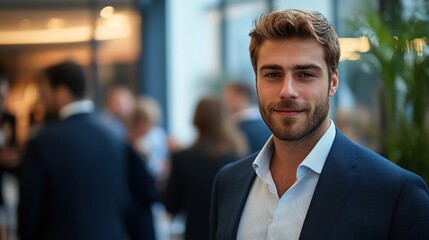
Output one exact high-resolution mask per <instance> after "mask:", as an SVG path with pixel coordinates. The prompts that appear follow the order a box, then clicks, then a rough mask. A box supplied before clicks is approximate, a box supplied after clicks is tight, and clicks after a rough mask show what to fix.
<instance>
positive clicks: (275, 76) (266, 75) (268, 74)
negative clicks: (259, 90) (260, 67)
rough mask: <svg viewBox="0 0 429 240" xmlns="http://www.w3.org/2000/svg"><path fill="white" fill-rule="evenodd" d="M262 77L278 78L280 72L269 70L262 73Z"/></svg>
mask: <svg viewBox="0 0 429 240" xmlns="http://www.w3.org/2000/svg"><path fill="white" fill-rule="evenodd" d="M264 77H266V78H279V77H280V74H278V73H276V72H269V73H266V74H264Z"/></svg>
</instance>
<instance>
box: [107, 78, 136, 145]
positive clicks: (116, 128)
mask: <svg viewBox="0 0 429 240" xmlns="http://www.w3.org/2000/svg"><path fill="white" fill-rule="evenodd" d="M134 100H135V97H134V94H133V92H132V91H131V89H130V88H129V87H127V86H126V85H123V84H118V83H114V84H112V85H111V86H109V87H108V89H107V93H106V98H105V102H104V111H103V113H102V114H101V117H102V118H101V119H102V120H103V123H104V124H106V126H107V127H108V128H109V129H110V130H111V131H112V132H113V134H115V135H116V136H118V137H120V138H121V139H123V140H126V139H127V124H128V121H129V118H130V116H131V114H132V112H133V109H134Z"/></svg>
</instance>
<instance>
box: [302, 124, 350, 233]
mask: <svg viewBox="0 0 429 240" xmlns="http://www.w3.org/2000/svg"><path fill="white" fill-rule="evenodd" d="M336 132H337V134H336V137H335V140H334V143H333V145H332V148H331V151H330V152H329V155H328V157H327V159H326V162H325V165H324V167H323V170H322V173H321V175H320V178H319V182H318V184H317V186H316V189H315V191H314V195H313V199H312V200H311V203H310V207H309V209H308V212H307V216H306V218H305V220H304V225H303V227H302V230H301V235H300V239H311V240H314V239H326V237H327V234H328V233H329V230H330V228H331V227H332V225H333V224H334V222H335V219H336V218H337V216H338V215H339V214H340V212H341V210H342V208H343V206H344V203H345V202H346V200H347V196H348V193H349V192H350V190H351V189H352V187H353V184H354V174H353V172H352V168H353V167H354V166H355V165H356V154H355V145H354V144H353V143H352V142H351V141H350V140H348V139H347V138H346V137H345V136H344V135H343V134H342V133H341V132H340V131H339V130H338V129H337V131H336Z"/></svg>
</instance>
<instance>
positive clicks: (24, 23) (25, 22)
mask: <svg viewBox="0 0 429 240" xmlns="http://www.w3.org/2000/svg"><path fill="white" fill-rule="evenodd" d="M30 25H31V21H30V20H28V19H22V20H21V21H20V22H19V27H20V28H21V29H27V28H29V27H30Z"/></svg>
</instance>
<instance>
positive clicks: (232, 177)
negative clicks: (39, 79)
mask: <svg viewBox="0 0 429 240" xmlns="http://www.w3.org/2000/svg"><path fill="white" fill-rule="evenodd" d="M250 36H251V43H250V55H251V60H252V65H253V68H254V71H255V74H256V88H257V92H258V98H259V104H260V110H261V114H262V116H263V118H264V120H265V122H266V123H267V125H268V127H269V128H270V129H271V131H272V132H273V136H272V137H271V138H270V139H269V140H268V141H267V144H266V145H265V146H264V148H263V149H262V150H261V151H260V152H259V153H257V154H253V155H251V156H248V157H246V158H245V159H243V160H240V161H237V162H235V163H232V164H230V165H227V166H225V167H224V168H223V169H222V170H220V171H219V173H218V175H217V177H216V180H215V183H214V186H213V195H212V210H211V234H210V239H222V240H229V239H311V240H317V239H429V228H428V226H429V193H428V188H427V185H426V183H425V182H424V181H423V180H422V178H421V177H419V176H417V175H416V174H414V173H411V172H409V171H407V170H404V169H402V168H400V167H399V166H397V165H395V164H394V163H392V162H390V161H389V160H387V159H385V158H383V157H382V156H380V155H378V154H376V153H374V152H372V151H370V150H368V149H366V148H364V147H361V146H359V145H357V144H355V143H353V142H352V141H351V140H349V139H348V138H347V137H346V136H344V135H343V134H342V133H341V132H340V131H339V130H338V129H336V128H335V125H334V122H333V121H331V120H330V119H329V117H328V116H329V103H330V98H331V97H332V96H334V94H335V92H336V90H337V88H338V82H339V80H338V62H339V57H340V47H339V43H338V37H337V34H336V33H335V31H334V29H333V27H332V26H331V25H330V24H329V23H328V21H327V20H326V18H325V17H324V16H323V15H322V14H320V13H318V12H307V11H302V10H296V9H289V10H285V11H279V12H276V11H273V12H269V13H267V14H264V15H263V16H261V18H260V19H258V20H257V21H256V22H255V25H254V28H253V30H252V31H251V33H250Z"/></svg>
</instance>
